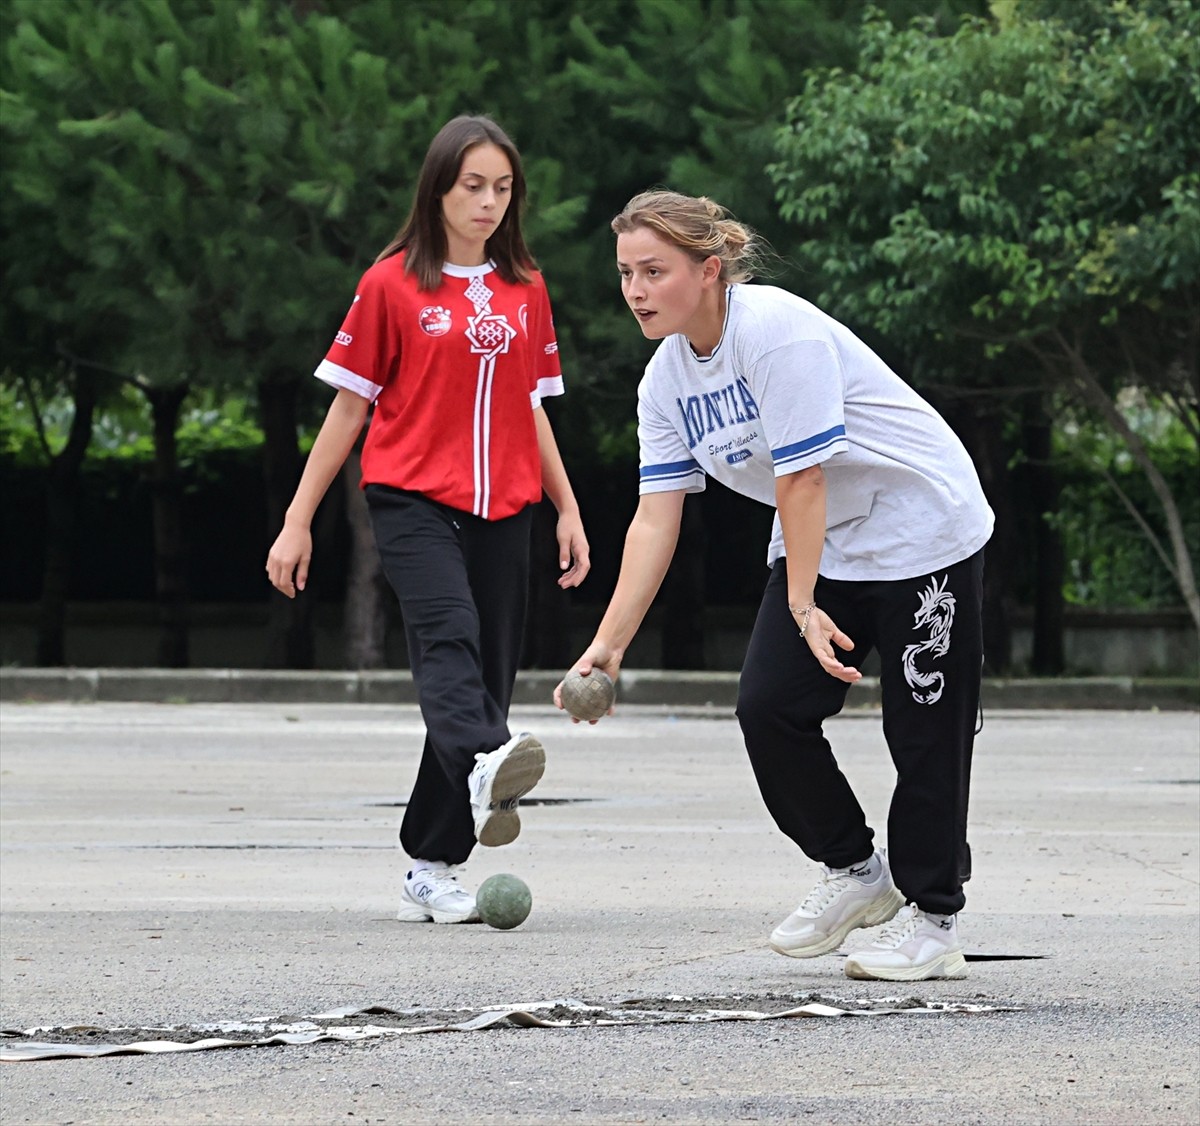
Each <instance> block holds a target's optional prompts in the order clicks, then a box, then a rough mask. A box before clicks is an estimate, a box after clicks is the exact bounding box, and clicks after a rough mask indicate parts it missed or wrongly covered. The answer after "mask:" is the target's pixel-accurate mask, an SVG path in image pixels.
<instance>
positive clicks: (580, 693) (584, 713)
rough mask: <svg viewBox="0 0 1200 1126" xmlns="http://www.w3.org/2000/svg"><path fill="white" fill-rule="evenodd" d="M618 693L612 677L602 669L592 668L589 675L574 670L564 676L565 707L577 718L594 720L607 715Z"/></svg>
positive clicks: (563, 696) (563, 695)
mask: <svg viewBox="0 0 1200 1126" xmlns="http://www.w3.org/2000/svg"><path fill="white" fill-rule="evenodd" d="M616 695H617V690H616V688H615V687H614V686H613V682H612V678H611V677H610V676H609V675H608V673H606V672H603V671H601V670H600V669H592V671H591V672H590V673H588V675H587V676H584V675H583V674H582V673H580V672H579V671H578V670H572V671H571V672H569V673H567V675H566V676H565V677H563V682H562V702H563V707H564V708H566V709H567V711H568V712H569V713H570V714H571V715H573V716H574V717H575V718H576V719H587V720H592V719H599V718H600V717H601V716H602V715H606V714H607V713H608V709H609V708H611V707H612V705H613V700H614V699H616Z"/></svg>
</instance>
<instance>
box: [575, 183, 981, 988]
mask: <svg viewBox="0 0 1200 1126" xmlns="http://www.w3.org/2000/svg"><path fill="white" fill-rule="evenodd" d="M612 228H613V231H614V232H615V233H616V235H617V266H618V269H619V271H620V275H621V291H622V293H623V295H624V297H625V301H626V303H627V304H628V305H629V308H630V310H631V311H632V313H633V315H634V317H635V318H636V319H637V321H638V323H639V325H640V326H641V329H642V332H643V334H644V335H645V336H646V337H648V338H649V339H652V340H660V341H662V343H661V344H660V345H659V347H658V349H657V351H656V352H655V354H654V356H653V358H652V359H651V361H650V363H649V365H648V366H647V368H646V374H645V377H644V378H643V379H642V382H641V384H640V386H639V388H638V438H639V445H640V455H641V470H640V478H641V484H640V492H641V500H640V503H639V505H638V510H637V513H636V515H635V516H634V519H633V522H632V523H631V524H630V527H629V532H628V535H627V537H626V543H625V553H624V557H623V559H622V563H621V572H620V577H619V579H618V581H617V586H616V590H615V591H614V594H613V597H612V600H611V602H610V603H609V606H608V610H607V612H606V613H605V615H604V618H603V621H602V622H601V624H600V627H599V630H598V631H597V633H596V636H595V639H594V640H593V641H592V643H591V645H590V646H588V648H587V649H586V650H585V652H584V653H583V655H582V656H581V657H580V659H579V661H578V662H577V663H576V666H575V667H576V668H578V669H579V670H580V671H581V672H584V673H588V672H590V670H591V669H593V668H599V669H603V670H604V671H605V672H606V673H608V674H609V675H610V676H612V677H613V678H614V679H615V677H616V676H617V673H618V671H619V669H620V666H621V659H622V656H623V654H624V652H625V649H626V647H627V646H628V645H629V643H630V641H631V640H632V638H633V636H634V634H635V633H636V632H637V629H638V627H639V626H640V624H641V622H642V619H643V617H644V616H645V614H646V612H647V610H648V608H649V606H650V603H651V601H652V600H653V598H654V596H655V594H656V592H657V591H658V588H659V585H660V584H661V582H662V580H663V577H664V575H665V574H666V571H667V567H668V565H669V564H670V561H671V557H672V555H673V553H674V551H675V546H676V542H677V540H678V535H679V525H680V517H681V513H682V510H683V501H684V497H685V495H686V494H687V493H689V492H696V491H699V490H701V489H703V488H704V487H705V482H706V480H707V479H708V478H709V477H714V478H716V479H717V480H718V481H721V482H722V483H723V484H725V485H727V486H729V487H730V488H732V489H734V490H736V491H737V492H740V493H742V494H744V495H746V496H749V497H753V498H755V499H756V500H760V501H762V502H763V503H765V504H768V505H771V506H772V507H773V508H774V509H775V510H776V518H775V525H774V532H773V535H772V538H771V543H770V545H769V547H768V559H767V561H768V565H769V566H770V577H769V578H768V581H767V585H766V589H765V592H764V595H763V600H762V604H761V606H760V609H759V612H758V618H757V621H756V623H755V626H754V631H753V634H752V636H751V640H750V644H749V648H748V650H747V653H746V660H745V664H744V666H743V669H742V677H741V684H740V689H739V695H738V708H737V714H738V719H739V721H740V723H741V727H742V732H743V735H744V737H745V741H746V748H747V751H748V752H749V755H750V760H751V763H752V765H753V767H754V771H755V774H756V777H757V779H758V783H759V788H760V790H761V792H762V795H763V799H764V801H765V802H766V804H767V807H768V809H769V810H770V812H771V814H772V816H773V817H774V818H775V821H776V823H777V824H778V825H779V827H780V828H781V829H782V830H783V832H785V833H786V834H787V835H788V836H790V837H791V838H792V839H793V840H794V841H795V842H796V843H797V844H798V845H799V846H800V848H801V849H802V850H803V851H804V852H805V853H806V854H807V855H808V856H809V857H810V858H811V859H813V860H815V861H818V862H819V863H820V864H821V866H822V871H821V876H820V880H819V881H818V883H817V885H816V887H815V888H814V889H813V890H812V892H811V893H810V894H809V895H808V896H807V897H806V898H805V899H804V900H803V901H802V902H801V903H800V905H799V907H798V908H797V909H796V911H795V912H794V913H793V914H792V915H791V916H789V917H788V918H787V919H786V920H784V922H782V923H781V924H780V925H779V926H778V927H777V928H776V929H775V931H774V933H773V934H772V935H771V938H770V944H771V946H772V948H773V949H775V950H777V951H779V952H780V953H782V954H787V955H790V956H792V957H798V958H810V957H816V956H818V955H820V954H824V953H828V952H830V951H832V950H835V949H837V947H838V946H840V945H841V943H842V941H843V940H844V939H845V938H846V936H847V935H848V934H849V933H850V931H852V930H854V929H856V928H859V927H867V926H874V925H877V924H880V923H889V924H890V925H889V927H888V928H887V929H886V930H885V931H884V932H883V934H882V936H881V937H880V938H879V940H878V941H877V942H876V943H875V944H874V945H873V946H872V947H871V948H870V949H868V950H866V951H864V952H862V953H859V954H853V955H851V956H850V957H849V958H848V959H847V962H846V972H847V974H848V975H850V976H851V977H864V978H883V979H887V980H920V979H925V978H932V977H960V976H962V975H963V974H965V972H966V966H965V962H964V959H963V955H962V950H961V947H960V946H959V943H958V939H957V933H956V920H955V917H956V915H957V912H958V911H959V909H960V908H961V907H962V905H963V903H964V899H965V897H964V895H963V889H962V885H963V883H964V881H965V880H966V879H967V878H968V877H969V875H970V852H969V848H968V846H967V840H966V821H967V793H968V781H969V775H970V762H971V749H972V744H973V740H974V734H975V719H976V714H977V710H978V706H979V687H980V674H981V666H982V656H983V646H982V630H981V623H980V617H981V615H980V609H981V601H982V580H983V551H982V549H983V545H984V544H985V543H986V542H987V539H988V537H989V536H990V534H991V529H992V514H991V510H990V509H989V507H988V505H987V502H986V500H985V499H984V495H983V491H982V489H981V487H980V484H979V479H978V477H977V475H976V473H975V470H974V467H973V466H972V464H971V460H970V458H969V457H968V456H967V453H966V451H965V449H964V448H963V446H962V444H961V443H960V442H959V441H958V439H957V438H956V437H955V435H954V434H953V432H952V431H951V430H950V428H949V427H948V426H947V425H946V423H945V422H944V421H943V420H942V418H941V417H940V416H939V415H938V414H937V413H936V412H935V411H934V410H933V409H932V408H931V407H930V406H929V405H928V404H927V403H926V402H925V401H924V400H923V399H921V397H920V396H919V395H917V394H916V392H915V391H913V390H912V389H911V388H910V387H908V386H907V385H906V384H905V383H904V382H903V381H902V380H901V379H900V378H899V377H898V376H897V375H896V374H895V373H894V372H892V371H891V370H890V369H889V368H888V367H887V365H886V364H884V362H883V361H882V360H881V359H880V358H879V357H878V356H876V355H875V353H874V352H872V351H871V350H870V349H869V348H868V347H867V346H866V345H865V344H863V343H862V341H860V340H859V339H858V338H857V337H855V336H854V334H853V333H851V332H850V331H849V329H847V328H846V327H845V326H844V325H841V324H839V323H838V322H837V321H835V320H834V319H833V318H832V317H829V316H828V315H826V314H825V313H823V312H821V310H819V309H817V308H816V307H815V306H813V305H811V304H810V303H809V302H807V301H805V300H803V299H802V298H800V297H797V296H795V295H794V294H791V293H788V292H786V291H784V290H781V289H777V288H774V287H771V286H760V285H748V284H746V283H747V282H748V281H749V278H750V275H751V273H752V272H753V269H754V267H755V264H756V259H757V258H758V247H757V246H756V243H755V238H754V235H753V233H752V232H751V231H749V230H748V229H747V228H746V227H744V226H742V225H741V224H740V223H737V222H736V221H734V220H732V219H731V218H729V217H728V215H727V213H726V212H725V211H724V209H723V208H721V207H719V206H718V205H716V204H715V203H712V202H711V201H710V200H707V199H703V198H693V197H689V196H684V195H679V194H677V193H674V192H666V191H655V192H647V193H644V194H642V195H639V196H637V197H635V198H634V199H633V200H631V201H630V202H629V204H628V205H627V206H626V207H625V209H624V210H623V211H622V212H621V214H620V215H618V216H617V217H616V218H615V219H614V220H613V223H612ZM872 649H876V650H878V652H879V657H880V660H881V665H882V669H881V674H880V681H881V688H882V696H883V727H884V734H885V736H886V738H887V742H888V747H889V749H890V751H891V754H892V758H893V761H894V763H895V765H896V768H897V772H898V781H897V785H896V790H895V793H894V795H893V799H892V805H891V811H890V814H889V818H888V854H887V855H885V854H884V853H883V852H882V851H879V850H876V849H875V847H874V844H873V843H872V842H873V837H874V834H873V831H872V830H871V829H870V828H869V827H868V826H867V823H866V819H865V817H864V814H863V811H862V808H861V806H860V805H859V803H858V801H857V799H856V798H855V796H854V794H853V792H852V791H851V789H850V787H849V785H848V783H847V781H846V779H845V777H844V776H843V775H842V773H841V771H840V770H839V769H838V766H837V763H836V761H835V759H834V757H833V754H832V751H831V749H830V746H829V743H828V742H827V741H826V739H825V736H824V734H823V732H822V724H823V721H824V720H825V719H826V718H827V717H829V716H832V715H835V714H836V713H837V712H839V711H840V710H841V708H842V706H843V704H844V702H845V699H846V693H847V691H848V690H849V686H850V685H851V684H853V683H854V682H855V681H857V680H859V679H861V673H860V672H859V671H858V666H859V665H860V664H861V662H862V660H863V658H864V657H865V656H866V655H867V654H868V652H870V651H871V650H872ZM555 699H556V702H557V703H558V704H559V706H560V707H561V706H562V704H561V694H560V693H559V692H557V691H556V693H555Z"/></svg>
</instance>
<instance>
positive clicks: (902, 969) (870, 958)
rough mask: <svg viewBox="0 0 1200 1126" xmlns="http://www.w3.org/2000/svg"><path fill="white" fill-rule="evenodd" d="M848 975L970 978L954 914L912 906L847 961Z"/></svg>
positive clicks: (883, 978)
mask: <svg viewBox="0 0 1200 1126" xmlns="http://www.w3.org/2000/svg"><path fill="white" fill-rule="evenodd" d="M846 976H847V977H854V978H862V979H867V980H869V979H871V978H875V979H878V980H879V981H928V980H929V979H930V978H934V977H966V976H967V960H966V959H965V958H964V957H963V952H962V947H961V946H959V944H958V928H957V926H956V925H955V918H954V916H953V915H926V914H925V912H924V911H922V910H921V909H920V908H919V907H917V906H916V905H915V904H911V903H910V904H909V905H908V906H907V907H905V908H904V909H903V910H901V911H900V912H899V913H898V914H897V915H896V917H895V918H894V919H893V920H892V921H891V923H889V924H888V925H887V926H886V927H884V928H883V932H882V933H881V934H880V936H879V937H878V938H877V939H876V940H875V941H874V942H873V943H872V944H871V945H870V946H869V947H868V948H867V949H866V950H863V951H860V952H859V953H857V954H851V955H850V956H849V957H848V958H847V959H846Z"/></svg>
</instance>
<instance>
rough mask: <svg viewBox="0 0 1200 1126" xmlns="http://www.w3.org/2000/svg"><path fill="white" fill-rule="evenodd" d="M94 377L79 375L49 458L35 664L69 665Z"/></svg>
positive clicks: (93, 413)
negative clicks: (70, 603)
mask: <svg viewBox="0 0 1200 1126" xmlns="http://www.w3.org/2000/svg"><path fill="white" fill-rule="evenodd" d="M96 378H97V377H96V376H95V375H94V374H93V373H91V372H81V371H76V372H75V378H74V388H73V391H74V398H75V412H74V414H73V415H72V417H71V431H70V433H69V434H68V436H67V442H66V445H65V446H63V448H62V449H61V450H60V451H59V453H58V454H57V455H55V456H52V457H51V459H50V465H49V469H48V472H47V477H46V562H45V569H44V572H43V575H42V597H41V601H40V604H39V607H38V627H37V658H36V659H37V663H38V664H39V665H40V666H43V667H45V666H49V665H64V664H66V648H67V647H66V614H67V595H68V593H69V587H70V578H71V559H72V557H73V554H74V547H75V544H74V536H75V511H76V503H77V502H76V497H77V495H78V492H79V471H80V469H81V468H82V466H83V460H84V457H85V456H86V455H87V449H88V446H89V445H90V444H91V440H92V419H93V416H94V415H95V410H96V397H97V384H96Z"/></svg>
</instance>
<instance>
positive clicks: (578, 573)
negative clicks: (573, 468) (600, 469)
mask: <svg viewBox="0 0 1200 1126" xmlns="http://www.w3.org/2000/svg"><path fill="white" fill-rule="evenodd" d="M533 421H534V425H535V426H536V427H537V442H538V453H539V454H540V455H541V459H542V489H543V490H544V491H545V493H546V496H548V497H549V498H550V502H551V503H552V504H553V505H554V507H555V508H556V509H558V529H557V536H558V565H559V568H560V569H561V570H562V572H563V573H562V574H561V575H560V576H559V579H558V585H559V586H561V587H563V588H566V587H569V586H578V585H579V584H580V583H581V582H583V580H584V578H585V577H586V576H587V573H588V570H589V569H590V568H591V560H590V558H589V552H588V542H587V536H585V535H584V533H583V519H582V518H581V517H580V515H579V504H578V503H577V502H576V500H575V493H574V491H573V490H572V489H571V482H570V481H569V480H568V479H567V470H566V468H565V467H564V466H563V461H562V455H561V454H559V452H558V443H557V442H556V441H555V440H554V431H553V429H552V428H551V426H550V419H549V418H548V417H547V416H546V411H545V409H544V408H543V407H540V406H539V407H535V408H534V411H533Z"/></svg>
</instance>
